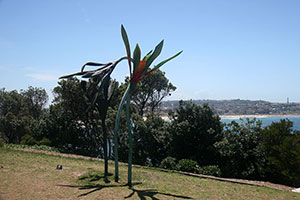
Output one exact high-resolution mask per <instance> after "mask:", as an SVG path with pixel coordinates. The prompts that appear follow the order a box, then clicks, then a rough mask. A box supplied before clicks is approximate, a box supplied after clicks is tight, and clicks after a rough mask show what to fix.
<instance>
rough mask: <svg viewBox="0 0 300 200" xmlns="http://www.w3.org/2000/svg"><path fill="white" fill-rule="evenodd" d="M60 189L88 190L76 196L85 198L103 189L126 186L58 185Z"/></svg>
mask: <svg viewBox="0 0 300 200" xmlns="http://www.w3.org/2000/svg"><path fill="white" fill-rule="evenodd" d="M139 184H141V183H133V185H139ZM59 186H61V187H70V188H78V189H79V190H90V191H88V192H86V193H83V194H80V195H78V197H83V196H87V195H89V194H91V193H94V192H97V191H100V190H102V189H104V188H115V187H127V186H128V185H127V184H125V185H101V184H87V185H78V186H76V185H59Z"/></svg>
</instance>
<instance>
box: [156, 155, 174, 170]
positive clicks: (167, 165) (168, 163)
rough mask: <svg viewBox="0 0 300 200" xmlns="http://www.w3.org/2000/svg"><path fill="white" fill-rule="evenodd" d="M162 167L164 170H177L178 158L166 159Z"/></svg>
mask: <svg viewBox="0 0 300 200" xmlns="http://www.w3.org/2000/svg"><path fill="white" fill-rule="evenodd" d="M160 167H161V168H164V169H172V170H173V169H176V158H173V157H166V158H165V159H163V160H162V161H161V163H160Z"/></svg>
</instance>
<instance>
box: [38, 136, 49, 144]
mask: <svg viewBox="0 0 300 200" xmlns="http://www.w3.org/2000/svg"><path fill="white" fill-rule="evenodd" d="M38 144H39V145H46V146H50V145H51V140H49V139H48V138H46V137H44V138H43V139H42V140H40V141H39V142H38Z"/></svg>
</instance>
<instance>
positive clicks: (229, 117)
mask: <svg viewBox="0 0 300 200" xmlns="http://www.w3.org/2000/svg"><path fill="white" fill-rule="evenodd" d="M220 117H221V118H222V119H239V118H254V117H255V118H266V117H286V118H289V117H300V115H299V114H290V115H220Z"/></svg>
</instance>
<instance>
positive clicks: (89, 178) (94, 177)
mask: <svg viewBox="0 0 300 200" xmlns="http://www.w3.org/2000/svg"><path fill="white" fill-rule="evenodd" d="M112 175H113V174H111V173H109V174H108V176H104V175H99V173H98V172H97V171H90V172H88V173H86V174H84V175H81V176H80V177H78V181H79V182H81V183H86V184H90V183H92V182H95V181H100V180H101V179H103V181H104V182H105V183H110V180H109V179H108V177H109V176H112Z"/></svg>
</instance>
